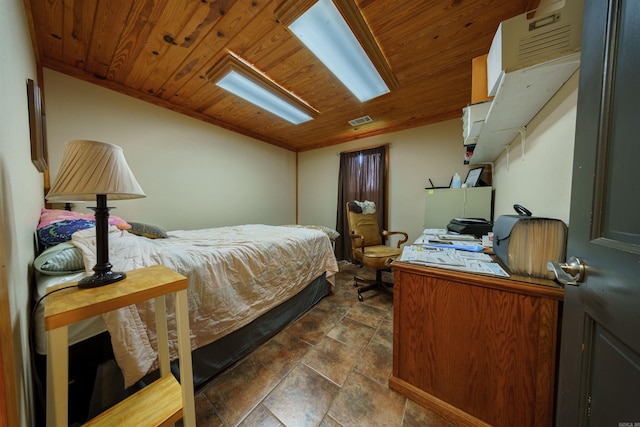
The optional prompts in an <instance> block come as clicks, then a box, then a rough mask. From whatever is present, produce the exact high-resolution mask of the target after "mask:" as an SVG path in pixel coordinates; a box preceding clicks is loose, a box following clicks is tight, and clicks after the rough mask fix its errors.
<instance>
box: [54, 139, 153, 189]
mask: <svg viewBox="0 0 640 427" xmlns="http://www.w3.org/2000/svg"><path fill="white" fill-rule="evenodd" d="M97 194H104V195H108V196H109V199H110V200H122V199H137V198H141V197H146V195H145V194H144V191H142V187H140V184H138V181H136V178H135V177H134V176H133V173H132V172H131V169H129V165H128V164H127V161H126V160H125V158H124V154H123V152H122V148H120V147H119V146H117V145H114V144H108V143H106V142H99V141H86V140H75V141H68V142H67V143H66V145H65V149H64V155H63V158H62V164H61V165H60V170H59V171H58V175H57V177H56V180H55V182H54V184H53V186H52V187H51V190H50V191H49V194H47V196H46V198H47V200H49V201H52V202H87V201H92V200H96V195H97Z"/></svg>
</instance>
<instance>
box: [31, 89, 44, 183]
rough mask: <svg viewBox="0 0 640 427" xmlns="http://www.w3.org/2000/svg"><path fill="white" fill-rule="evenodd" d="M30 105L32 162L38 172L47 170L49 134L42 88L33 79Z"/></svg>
mask: <svg viewBox="0 0 640 427" xmlns="http://www.w3.org/2000/svg"><path fill="white" fill-rule="evenodd" d="M27 99H28V103H29V132H30V134H31V161H32V162H33V164H34V166H35V167H36V169H38V171H40V172H44V171H46V170H47V133H46V127H45V115H44V108H43V107H42V97H41V95H40V88H39V87H38V85H37V84H36V83H35V82H34V81H33V80H31V79H28V80H27Z"/></svg>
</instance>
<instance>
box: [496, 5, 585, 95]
mask: <svg viewBox="0 0 640 427" xmlns="http://www.w3.org/2000/svg"><path fill="white" fill-rule="evenodd" d="M583 3H584V2H583V0H564V1H559V2H556V3H553V4H551V5H549V6H547V7H544V8H539V9H537V10H536V11H534V12H527V13H523V14H521V15H518V16H515V17H513V18H511V19H507V20H506V21H502V22H501V23H500V25H499V26H498V31H497V32H496V34H495V36H494V37H493V42H492V43H491V48H490V49H489V56H488V57H487V89H488V91H489V95H490V96H495V94H496V92H497V90H498V86H500V82H501V80H502V77H503V76H504V73H507V72H510V71H514V70H518V69H521V68H525V67H529V66H532V65H536V64H539V63H542V62H546V61H549V60H552V59H555V58H559V57H561V56H564V55H568V54H570V53H573V52H578V51H580V45H581V41H582V10H583Z"/></svg>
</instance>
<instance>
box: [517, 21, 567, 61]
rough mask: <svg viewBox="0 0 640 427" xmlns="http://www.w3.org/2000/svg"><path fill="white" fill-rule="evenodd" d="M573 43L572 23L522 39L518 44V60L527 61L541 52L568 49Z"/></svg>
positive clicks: (547, 52)
mask: <svg viewBox="0 0 640 427" xmlns="http://www.w3.org/2000/svg"><path fill="white" fill-rule="evenodd" d="M570 44H571V25H563V26H561V27H557V28H554V29H550V30H549V31H545V32H543V33H539V34H536V35H534V36H531V37H528V38H525V39H521V40H520V43H519V46H518V60H519V61H523V60H524V61H526V60H528V59H530V58H535V57H537V56H539V55H541V54H544V55H548V54H550V53H553V52H561V51H564V50H566V49H567V48H568V47H569V45H570Z"/></svg>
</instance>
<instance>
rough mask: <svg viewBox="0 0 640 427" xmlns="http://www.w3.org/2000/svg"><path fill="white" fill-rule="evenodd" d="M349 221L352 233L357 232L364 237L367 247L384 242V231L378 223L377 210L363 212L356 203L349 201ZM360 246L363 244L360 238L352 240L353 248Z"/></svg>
mask: <svg viewBox="0 0 640 427" xmlns="http://www.w3.org/2000/svg"><path fill="white" fill-rule="evenodd" d="M354 211H359V212H354ZM347 223H348V224H349V233H350V234H357V235H360V236H362V237H363V238H364V245H365V247H366V246H376V245H381V244H382V231H381V230H380V226H379V225H378V219H377V217H376V214H375V212H374V213H362V211H361V210H360V209H359V206H358V205H357V204H356V203H354V202H347ZM360 246H362V243H361V242H360V239H353V240H352V248H355V247H360Z"/></svg>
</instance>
